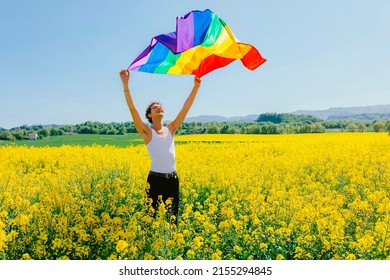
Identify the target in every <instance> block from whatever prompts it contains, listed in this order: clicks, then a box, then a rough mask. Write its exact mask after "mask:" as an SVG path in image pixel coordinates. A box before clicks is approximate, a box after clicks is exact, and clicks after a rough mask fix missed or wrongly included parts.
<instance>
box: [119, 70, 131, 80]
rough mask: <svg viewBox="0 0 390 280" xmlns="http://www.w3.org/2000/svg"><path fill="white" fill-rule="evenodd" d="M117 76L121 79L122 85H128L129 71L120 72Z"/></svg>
mask: <svg viewBox="0 0 390 280" xmlns="http://www.w3.org/2000/svg"><path fill="white" fill-rule="evenodd" d="M119 76H120V77H121V80H122V83H128V82H129V78H130V72H129V70H121V71H120V72H119Z"/></svg>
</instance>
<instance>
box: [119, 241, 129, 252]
mask: <svg viewBox="0 0 390 280" xmlns="http://www.w3.org/2000/svg"><path fill="white" fill-rule="evenodd" d="M127 247H129V244H128V243H127V242H126V241H124V240H119V241H118V242H117V243H116V251H117V252H118V253H120V252H122V251H124V250H125V249H126V248H127Z"/></svg>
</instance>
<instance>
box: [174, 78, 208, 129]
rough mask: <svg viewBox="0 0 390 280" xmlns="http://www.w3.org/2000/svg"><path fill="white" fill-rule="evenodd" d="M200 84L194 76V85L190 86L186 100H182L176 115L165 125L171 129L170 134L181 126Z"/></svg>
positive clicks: (198, 79)
mask: <svg viewBox="0 0 390 280" xmlns="http://www.w3.org/2000/svg"><path fill="white" fill-rule="evenodd" d="M200 84H201V80H200V78H198V77H195V78H194V87H193V88H192V90H191V92H190V95H189V96H188V97H187V100H186V101H185V102H184V105H183V108H182V109H181V110H180V112H179V114H178V115H177V117H176V118H175V119H174V120H173V121H172V122H170V123H169V124H168V125H167V127H168V129H169V130H170V131H171V133H172V135H173V134H174V133H175V131H176V130H177V129H178V128H179V127H180V126H181V124H182V123H183V121H184V119H185V117H186V116H187V113H188V111H189V110H190V109H191V106H192V104H193V103H194V100H195V97H196V94H197V93H198V89H199V87H200Z"/></svg>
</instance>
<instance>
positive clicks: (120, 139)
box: [0, 133, 143, 147]
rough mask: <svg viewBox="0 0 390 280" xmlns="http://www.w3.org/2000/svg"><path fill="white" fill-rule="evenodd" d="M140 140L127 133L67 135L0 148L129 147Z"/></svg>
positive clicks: (1, 144) (16, 141)
mask: <svg viewBox="0 0 390 280" xmlns="http://www.w3.org/2000/svg"><path fill="white" fill-rule="evenodd" d="M142 143H143V142H142V139H141V137H140V135H139V134H138V133H128V134H126V135H101V134H67V135H61V136H49V137H46V138H43V139H38V140H14V141H0V146H4V145H19V146H23V145H25V146H34V147H45V146H50V147H60V146H62V145H73V146H91V145H101V146H104V145H112V146H118V147H127V146H130V145H139V144H142Z"/></svg>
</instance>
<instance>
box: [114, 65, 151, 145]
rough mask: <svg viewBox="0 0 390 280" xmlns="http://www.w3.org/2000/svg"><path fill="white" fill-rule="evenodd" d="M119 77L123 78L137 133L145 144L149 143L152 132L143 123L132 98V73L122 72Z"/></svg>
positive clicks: (124, 90) (124, 89)
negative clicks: (130, 84) (130, 85)
mask: <svg viewBox="0 0 390 280" xmlns="http://www.w3.org/2000/svg"><path fill="white" fill-rule="evenodd" d="M119 76H120V77H121V80H122V85H123V92H124V93H125V98H126V102H127V106H128V107H129V110H130V114H131V117H132V118H133V122H134V125H135V127H136V129H137V131H138V132H139V134H141V136H142V139H143V140H144V142H145V143H147V142H149V141H150V136H151V130H150V128H149V127H148V126H147V125H146V124H145V123H144V122H143V121H142V118H141V116H140V114H139V112H138V110H137V108H136V107H135V105H134V102H133V98H132V96H131V92H130V88H129V79H130V72H129V70H121V71H120V72H119ZM148 140H149V141H148Z"/></svg>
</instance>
